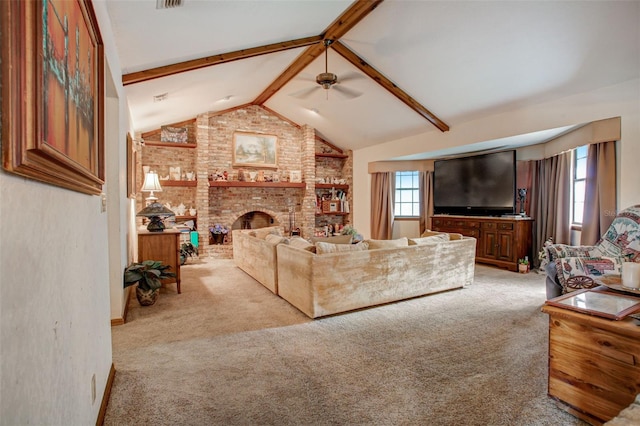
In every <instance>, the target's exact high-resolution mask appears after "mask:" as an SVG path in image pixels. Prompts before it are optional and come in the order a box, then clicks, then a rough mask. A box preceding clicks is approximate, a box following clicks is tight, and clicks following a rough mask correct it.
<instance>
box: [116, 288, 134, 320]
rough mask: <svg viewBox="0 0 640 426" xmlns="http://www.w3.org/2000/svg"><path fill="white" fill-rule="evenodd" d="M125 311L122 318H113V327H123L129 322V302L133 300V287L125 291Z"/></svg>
mask: <svg viewBox="0 0 640 426" xmlns="http://www.w3.org/2000/svg"><path fill="white" fill-rule="evenodd" d="M124 292H125V295H124V300H125V302H124V311H123V312H122V318H112V319H111V327H113V326H115V325H123V324H124V323H125V322H127V314H128V313H129V300H130V299H131V286H129V287H127V288H125V289H124Z"/></svg>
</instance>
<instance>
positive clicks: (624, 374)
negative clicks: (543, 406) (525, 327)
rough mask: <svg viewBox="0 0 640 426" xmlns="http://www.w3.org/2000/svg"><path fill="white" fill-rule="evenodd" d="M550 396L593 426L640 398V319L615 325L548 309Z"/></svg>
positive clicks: (545, 308) (591, 317)
mask: <svg viewBox="0 0 640 426" xmlns="http://www.w3.org/2000/svg"><path fill="white" fill-rule="evenodd" d="M542 312H545V313H547V314H549V385H548V394H549V396H550V397H552V398H554V399H555V400H556V401H557V403H558V405H559V406H560V407H561V408H562V409H564V410H566V411H568V412H570V413H571V414H573V415H575V416H576V417H579V418H581V419H583V420H585V421H586V422H588V423H590V424H593V425H600V424H602V423H604V422H606V421H609V420H611V419H612V418H613V417H615V416H616V415H617V414H618V413H619V412H620V411H621V410H622V409H624V408H625V407H627V406H628V405H629V404H631V403H632V402H633V400H634V399H635V397H636V395H637V394H640V326H639V325H637V324H640V321H637V320H634V319H632V318H630V317H626V318H624V319H622V320H619V321H615V320H610V319H607V318H601V317H597V316H593V315H588V314H583V313H580V312H576V311H572V310H569V309H564V308H559V307H554V306H548V305H545V306H543V307H542Z"/></svg>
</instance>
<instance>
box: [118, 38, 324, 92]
mask: <svg viewBox="0 0 640 426" xmlns="http://www.w3.org/2000/svg"><path fill="white" fill-rule="evenodd" d="M321 41H322V36H321V35H318V36H311V37H305V38H299V39H296V40H289V41H282V42H278V43H273V44H267V45H265V46H259V47H252V48H250V49H241V50H236V51H234V52H227V53H221V54H219V55H213V56H207V57H204V58H199V59H192V60H190V61H184V62H178V63H176V64H172V65H165V66H162V67H156V68H151V69H148V70H144V71H138V72H132V73H129V74H123V75H122V84H123V85H125V86H127V85H129V84H135V83H142V82H145V81H149V80H153V79H155V78H160V77H167V76H170V75H173V74H179V73H182V72H186V71H193V70H197V69H200V68H205V67H211V66H214V65H219V64H224V63H227V62H232V61H237V60H239V59H248V58H252V57H255V56H260V55H266V54H268V53H277V52H282V51H285V50H290V49H295V48H298V47H305V46H309V45H314V44H317V43H319V42H321Z"/></svg>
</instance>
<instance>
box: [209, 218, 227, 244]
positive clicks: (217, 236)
mask: <svg viewBox="0 0 640 426" xmlns="http://www.w3.org/2000/svg"><path fill="white" fill-rule="evenodd" d="M209 233H210V234H211V240H212V241H213V243H214V244H222V243H223V242H224V237H225V236H226V235H227V234H228V233H229V229H227V227H226V226H224V225H220V224H219V223H216V224H215V225H213V226H211V227H209Z"/></svg>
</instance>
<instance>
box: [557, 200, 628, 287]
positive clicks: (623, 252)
mask: <svg viewBox="0 0 640 426" xmlns="http://www.w3.org/2000/svg"><path fill="white" fill-rule="evenodd" d="M545 250H546V254H547V259H548V260H549V263H548V264H547V265H546V267H545V268H546V272H547V282H546V286H547V288H546V289H547V299H551V298H553V297H556V296H559V295H561V294H563V293H567V292H570V291H574V290H579V289H583V288H591V287H595V286H597V285H599V284H600V283H599V282H598V281H600V280H602V279H603V278H605V277H606V276H608V275H620V274H621V269H622V262H624V261H631V262H640V205H635V206H632V207H629V208H627V209H625V210H622V211H621V212H619V213H618V215H617V216H616V217H615V219H614V220H613V222H612V223H611V226H610V227H609V229H607V232H605V234H604V235H603V236H602V238H600V241H598V242H597V243H596V245H594V246H569V245H566V244H550V245H548V246H546V248H545Z"/></svg>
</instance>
